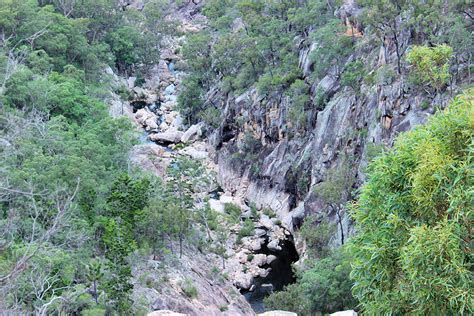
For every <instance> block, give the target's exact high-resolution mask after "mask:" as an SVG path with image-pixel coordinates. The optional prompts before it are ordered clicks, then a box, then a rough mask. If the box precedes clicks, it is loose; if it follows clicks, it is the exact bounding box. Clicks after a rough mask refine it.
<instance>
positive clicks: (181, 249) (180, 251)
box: [179, 234, 183, 259]
mask: <svg viewBox="0 0 474 316" xmlns="http://www.w3.org/2000/svg"><path fill="white" fill-rule="evenodd" d="M182 257H183V235H182V234H179V258H180V259H181V258H182Z"/></svg>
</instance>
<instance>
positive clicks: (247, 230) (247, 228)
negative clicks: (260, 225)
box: [238, 218, 255, 238]
mask: <svg viewBox="0 0 474 316" xmlns="http://www.w3.org/2000/svg"><path fill="white" fill-rule="evenodd" d="M254 231H255V224H254V223H253V221H252V220H251V219H249V218H247V219H245V221H244V222H243V224H242V227H240V231H239V234H238V237H240V238H242V237H246V236H252V235H253V232H254Z"/></svg>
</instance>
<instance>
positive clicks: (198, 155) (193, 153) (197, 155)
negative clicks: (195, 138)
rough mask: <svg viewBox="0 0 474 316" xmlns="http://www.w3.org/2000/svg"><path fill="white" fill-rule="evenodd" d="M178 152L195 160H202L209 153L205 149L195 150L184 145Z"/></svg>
mask: <svg viewBox="0 0 474 316" xmlns="http://www.w3.org/2000/svg"><path fill="white" fill-rule="evenodd" d="M181 139H182V138H181ZM180 153H181V154H183V155H186V156H189V157H191V158H192V159H195V160H203V159H207V158H208V157H209V154H208V153H207V152H206V151H201V150H197V149H196V148H194V147H186V148H184V149H183V150H181V151H180Z"/></svg>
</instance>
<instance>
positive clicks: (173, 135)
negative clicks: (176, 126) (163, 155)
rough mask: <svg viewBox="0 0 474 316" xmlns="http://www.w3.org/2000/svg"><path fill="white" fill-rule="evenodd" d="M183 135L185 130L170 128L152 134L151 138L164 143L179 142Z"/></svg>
mask: <svg viewBox="0 0 474 316" xmlns="http://www.w3.org/2000/svg"><path fill="white" fill-rule="evenodd" d="M182 136H183V132H181V131H178V130H173V129H169V130H167V131H165V132H162V133H153V134H150V136H149V137H150V140H152V141H154V142H157V143H163V144H177V143H179V142H180V141H181V137H182Z"/></svg>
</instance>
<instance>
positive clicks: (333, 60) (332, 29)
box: [311, 19, 353, 79]
mask: <svg viewBox="0 0 474 316" xmlns="http://www.w3.org/2000/svg"><path fill="white" fill-rule="evenodd" d="M344 31H345V26H344V25H342V24H341V22H340V21H339V20H338V19H332V20H330V21H328V22H327V23H326V24H325V25H324V26H322V27H321V28H319V29H317V30H316V31H314V33H313V34H312V37H313V40H314V41H315V42H316V43H318V46H317V48H316V49H315V50H314V51H313V52H312V55H311V59H312V60H313V61H314V62H315V63H314V72H313V76H314V77H316V78H319V79H321V78H322V77H324V76H325V75H326V74H327V72H328V70H329V69H331V68H333V69H334V72H335V74H336V76H337V77H338V76H339V75H340V74H341V71H342V66H343V62H344V60H345V59H346V58H347V57H348V55H349V54H350V52H351V50H352V44H353V41H352V39H351V37H349V36H347V35H345V34H344Z"/></svg>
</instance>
